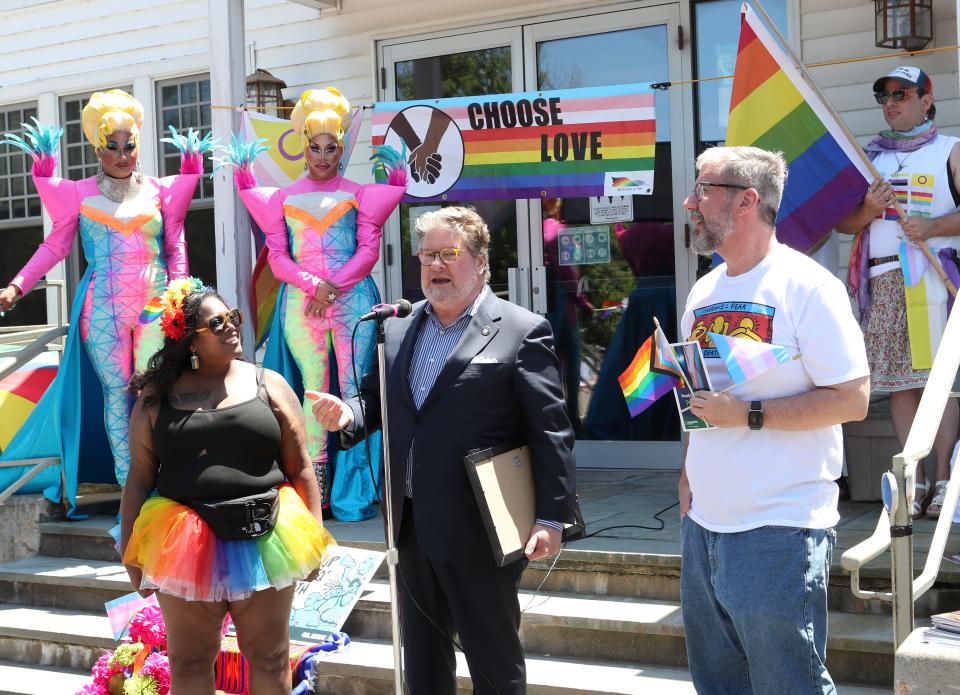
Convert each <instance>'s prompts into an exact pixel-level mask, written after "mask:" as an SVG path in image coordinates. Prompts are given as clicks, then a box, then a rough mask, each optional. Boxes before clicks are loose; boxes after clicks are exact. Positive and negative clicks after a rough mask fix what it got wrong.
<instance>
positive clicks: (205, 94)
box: [200, 80, 210, 101]
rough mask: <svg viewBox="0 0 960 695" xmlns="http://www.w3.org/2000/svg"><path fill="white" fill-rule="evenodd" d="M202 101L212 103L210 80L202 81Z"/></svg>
mask: <svg viewBox="0 0 960 695" xmlns="http://www.w3.org/2000/svg"><path fill="white" fill-rule="evenodd" d="M200 101H210V80H200Z"/></svg>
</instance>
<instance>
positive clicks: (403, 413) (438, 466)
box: [341, 292, 576, 564]
mask: <svg viewBox="0 0 960 695" xmlns="http://www.w3.org/2000/svg"><path fill="white" fill-rule="evenodd" d="M425 308H426V302H419V303H418V304H416V305H414V309H413V312H412V313H411V315H410V316H409V317H407V318H405V319H390V320H388V321H387V322H386V328H385V330H386V343H385V346H384V351H385V358H386V373H387V382H388V384H387V388H388V399H389V400H388V408H389V428H390V431H389V434H390V462H391V467H392V468H391V475H392V481H391V482H392V488H393V489H392V490H391V491H390V494H391V495H392V500H393V516H394V529H395V533H396V534H397V536H398V535H399V529H400V520H401V518H402V513H403V504H404V492H403V486H404V472H405V471H404V465H405V462H406V460H407V455H408V453H409V452H410V447H411V445H413V480H412V482H413V500H414V504H413V514H414V527H415V529H416V533H417V541H418V543H419V544H420V546H421V548H422V549H423V551H424V552H425V553H426V554H427V555H428V556H429V557H431V558H432V559H435V560H438V561H443V562H456V563H483V564H492V563H493V554H492V552H491V550H490V543H489V541H488V539H487V536H486V532H485V530H484V527H483V521H482V519H481V517H480V512H479V510H478V508H477V504H476V501H475V499H474V496H473V491H472V488H471V486H470V481H469V479H468V478H467V474H466V469H465V467H464V464H463V457H464V456H465V455H466V454H467V452H468V451H470V450H471V449H478V448H486V447H491V446H498V445H509V446H516V445H520V444H527V445H529V446H530V449H531V460H532V461H533V462H534V481H535V487H536V506H537V508H536V515H537V518H540V519H549V520H553V521H563V522H572V521H573V509H574V501H575V490H576V482H575V465H574V458H573V442H574V433H573V429H572V427H571V426H570V420H569V418H568V417H567V412H566V406H565V404H564V399H563V393H562V389H561V386H560V376H559V369H558V361H557V356H556V353H555V352H554V350H553V334H552V332H551V330H550V324H549V323H547V321H546V320H545V319H544V318H543V317H541V316H538V315H536V314H533V313H531V312H529V311H527V310H526V309H523V308H521V307H518V306H517V305H515V304H511V303H510V302H506V301H503V300H502V299H500V298H498V297H497V296H496V295H494V294H493V293H492V292H488V294H487V297H486V298H485V299H484V301H483V302H482V303H481V305H480V307H479V309H478V310H477V313H476V315H475V316H474V317H473V319H472V320H471V321H470V324H469V325H468V326H467V328H466V331H465V332H464V335H463V338H462V339H461V341H460V344H459V345H458V346H457V347H456V348H455V349H454V351H453V352H452V353H451V355H450V357H449V359H448V360H447V363H446V365H445V366H444V368H443V370H442V371H441V373H440V375H439V376H438V377H437V380H436V383H435V384H434V386H433V388H432V389H431V391H430V393H429V394H428V396H427V399H426V400H425V401H424V403H423V406H422V407H421V408H420V410H419V411H418V410H417V409H416V407H415V406H414V403H413V398H412V396H411V393H410V383H409V380H408V378H407V374H408V371H409V368H410V361H411V358H412V355H413V348H414V344H415V342H416V337H417V333H418V331H419V328H420V326H421V323H422V322H423V320H424V318H425ZM379 394H380V391H379V375H378V372H377V371H376V370H374V371H373V372H372V373H370V374H367V375H366V376H365V377H364V379H363V383H362V384H361V389H360V394H359V395H358V396H357V397H356V398H354V399H352V400H350V401H348V404H349V405H350V407H351V408H352V409H353V414H354V424H353V425H352V426H351V427H350V428H348V429H347V430H344V431H342V432H341V443H342V444H343V445H344V446H350V445H352V444H354V443H356V442H357V441H359V440H360V438H361V437H362V436H363V434H362V429H363V425H364V424H365V425H366V429H367V431H374V430H376V429H378V428H379V427H380V424H381V420H380V400H379V399H380V396H379ZM361 400H362V401H363V410H362V412H361V408H360V401H361ZM394 540H395V541H396V540H397V538H395V539H394Z"/></svg>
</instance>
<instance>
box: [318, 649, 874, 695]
mask: <svg viewBox="0 0 960 695" xmlns="http://www.w3.org/2000/svg"><path fill="white" fill-rule="evenodd" d="M316 692H317V693H318V695H392V693H393V692H394V689H393V649H392V648H391V646H390V643H389V642H387V641H384V640H366V639H364V640H354V641H353V642H352V643H351V645H350V647H349V648H348V649H347V650H346V651H344V652H341V653H339V654H331V655H328V656H326V657H325V658H324V660H323V661H322V662H320V664H319V666H318V668H317V671H316ZM457 692H458V694H460V693H462V694H463V695H466V694H467V693H470V692H472V686H471V680H470V673H469V671H468V670H467V666H466V661H465V660H464V658H463V654H460V653H459V652H458V653H457ZM527 692H528V693H530V695H548V694H549V695H614V694H617V695H621V694H626V693H645V694H650V693H655V694H656V695H694V694H695V693H696V690H695V689H694V687H693V684H692V683H691V682H690V674H689V673H688V672H687V670H686V669H682V668H670V667H664V666H641V665H636V664H631V665H623V664H612V663H608V662H602V661H593V660H586V659H577V660H573V659H562V660H561V659H556V658H547V657H531V656H529V655H528V656H527ZM837 692H838V693H839V695H889V693H890V689H889V688H876V687H869V686H858V685H849V686H847V685H839V686H838V687H837Z"/></svg>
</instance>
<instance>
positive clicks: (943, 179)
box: [837, 66, 960, 517]
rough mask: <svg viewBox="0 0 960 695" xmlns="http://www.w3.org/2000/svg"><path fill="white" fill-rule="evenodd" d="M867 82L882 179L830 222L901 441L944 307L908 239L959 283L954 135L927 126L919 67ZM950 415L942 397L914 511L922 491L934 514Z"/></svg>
mask: <svg viewBox="0 0 960 695" xmlns="http://www.w3.org/2000/svg"><path fill="white" fill-rule="evenodd" d="M873 91H874V97H875V98H876V100H877V103H878V104H880V106H881V107H882V108H883V117H884V119H885V120H886V121H887V125H889V126H890V130H884V131H881V133H880V135H879V137H877V138H875V139H874V140H872V141H871V142H870V143H869V144H868V145H867V147H866V149H867V152H868V153H869V155H870V157H871V159H872V160H873V163H874V165H875V166H876V167H877V170H878V171H879V172H880V174H881V177H882V178H879V179H877V180H876V181H874V182H873V184H871V186H870V188H869V190H868V191H867V193H866V195H865V196H864V199H863V202H862V203H861V204H860V206H859V207H857V208H856V209H855V210H854V211H853V212H852V213H850V214H849V215H848V216H847V217H846V218H845V219H844V220H843V221H841V222H840V224H838V225H837V229H838V230H839V231H841V232H845V233H847V234H858V236H857V238H856V240H855V241H854V248H853V251H852V253H851V255H850V271H849V272H850V276H849V285H850V290H851V294H853V295H854V296H855V297H856V299H857V303H858V305H859V308H860V321H861V325H862V327H863V332H864V339H865V342H866V346H867V356H868V357H869V359H870V378H871V382H872V385H873V389H874V391H879V392H884V393H889V394H890V417H891V419H892V420H893V426H894V429H895V430H896V432H897V438H898V439H899V440H900V444H901V446H902V445H904V444H905V443H906V439H907V435H908V434H909V432H910V426H911V425H912V423H913V419H914V417H915V416H916V414H917V407H918V406H919V404H920V395H921V394H922V392H923V387H924V385H925V384H926V382H927V377H928V376H929V374H930V366H931V364H932V361H933V356H934V355H935V354H936V351H937V347H938V345H939V343H940V338H941V336H942V335H943V329H944V327H945V325H946V322H947V311H948V294H947V290H946V287H945V285H944V283H943V281H942V280H940V278H939V276H938V275H937V273H936V270H935V269H934V268H933V267H931V266H930V264H929V262H928V261H927V259H926V257H925V256H924V255H923V253H922V252H921V251H920V249H919V248H918V247H917V245H916V244H917V243H919V242H921V241H923V242H926V244H927V246H928V247H929V248H930V250H931V251H932V252H933V254H934V255H935V256H936V257H937V260H938V262H939V263H940V265H942V266H943V269H944V270H945V271H946V273H947V275H948V276H949V277H950V278H951V280H952V281H953V284H954V285H957V286H960V273H958V271H957V249H958V248H960V212H958V207H960V192H958V191H960V139H958V138H955V137H950V136H948V135H943V134H941V133H938V132H937V128H936V126H935V125H934V124H933V118H934V115H935V114H936V111H937V108H936V106H935V105H934V103H933V82H932V81H931V80H930V77H929V76H928V75H927V73H925V72H924V71H923V70H921V69H920V68H916V67H909V66H901V67H898V68H896V69H895V70H892V71H890V72H889V73H888V74H886V75H885V76H883V77H881V78H879V79H878V80H877V81H876V82H874V83H873ZM895 200H899V202H900V206H901V207H902V208H903V210H904V212H905V213H906V215H907V216H906V218H905V219H900V216H899V215H898V214H897V212H896V210H895V207H894V201H895ZM957 421H958V408H957V402H956V401H955V400H953V399H950V400H949V401H948V403H947V408H946V410H945V411H944V414H943V419H942V420H941V422H940V429H939V430H938V432H937V437H936V440H935V441H934V452H935V453H936V457H937V473H936V484H935V485H934V487H933V490H931V489H930V485H929V483H927V482H926V476H925V473H924V470H923V466H919V467H918V468H917V483H916V490H915V501H914V505H913V510H912V511H913V515H914V516H920V515H921V514H922V513H923V511H924V509H923V506H922V505H923V501H924V500H925V498H926V497H928V492H932V494H933V499H932V500H931V501H930V503H929V506H928V507H927V508H926V513H927V515H928V516H932V517H938V516H939V515H940V510H941V508H942V506H943V499H944V496H945V494H946V485H947V479H948V478H949V477H950V467H949V462H950V453H951V451H952V450H953V445H954V442H955V441H956V440H957Z"/></svg>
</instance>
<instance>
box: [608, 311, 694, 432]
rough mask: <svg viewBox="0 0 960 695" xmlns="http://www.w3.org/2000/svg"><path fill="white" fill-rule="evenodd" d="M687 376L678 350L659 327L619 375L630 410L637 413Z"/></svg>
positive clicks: (634, 414) (631, 414)
mask: <svg viewBox="0 0 960 695" xmlns="http://www.w3.org/2000/svg"><path fill="white" fill-rule="evenodd" d="M682 378H683V370H682V369H681V368H680V362H679V360H677V354H676V352H674V350H673V347H672V346H671V345H670V343H669V341H667V339H666V337H665V336H664V335H663V331H661V330H660V329H659V328H657V329H655V330H654V332H653V335H651V336H650V337H649V338H647V339H646V340H645V341H643V345H641V346H640V349H639V350H637V354H636V356H635V357H634V358H633V361H632V362H631V363H630V366H629V367H627V369H626V370H625V371H624V372H623V374H621V375H620V376H619V377H618V381H619V382H620V390H621V391H623V397H624V398H625V399H626V401H627V410H629V411H630V416H631V417H636V416H637V415H639V414H640V413H642V412H643V411H644V410H646V409H647V408H649V407H650V406H651V405H653V403H654V401H656V400H657V399H658V398H660V396H662V395H664V394H665V393H669V392H670V390H671V389H672V388H673V387H674V386H676V385H677V383H678V382H679V381H680V379H682Z"/></svg>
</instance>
